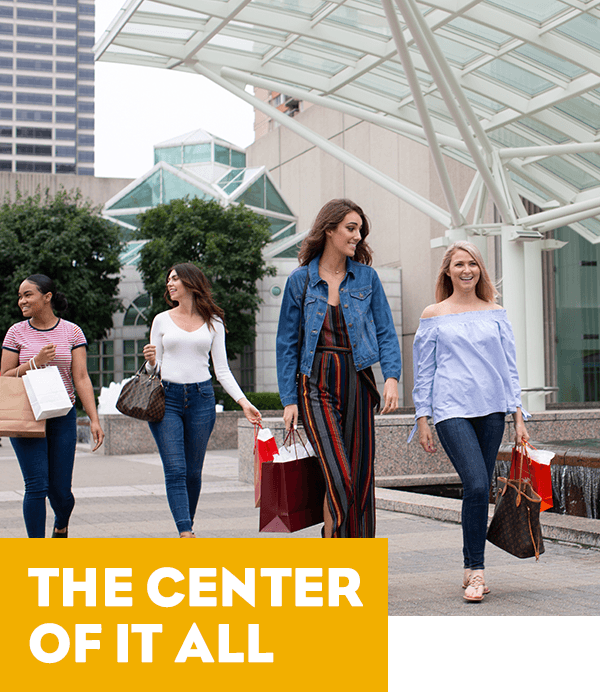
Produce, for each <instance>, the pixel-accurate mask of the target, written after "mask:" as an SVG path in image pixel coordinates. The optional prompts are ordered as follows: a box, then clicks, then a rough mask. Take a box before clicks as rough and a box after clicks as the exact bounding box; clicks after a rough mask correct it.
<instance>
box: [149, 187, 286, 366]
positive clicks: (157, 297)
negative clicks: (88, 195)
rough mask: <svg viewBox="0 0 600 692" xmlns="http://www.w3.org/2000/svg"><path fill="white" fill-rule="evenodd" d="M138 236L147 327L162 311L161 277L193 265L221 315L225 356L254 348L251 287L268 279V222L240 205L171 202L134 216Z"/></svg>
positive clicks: (254, 306) (257, 302) (254, 291)
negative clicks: (265, 254)
mask: <svg viewBox="0 0 600 692" xmlns="http://www.w3.org/2000/svg"><path fill="white" fill-rule="evenodd" d="M138 218H139V219H140V228H139V230H138V231H137V234H136V235H137V237H138V238H140V239H144V240H148V242H147V243H146V244H145V245H144V246H143V248H142V250H141V252H140V255H141V258H140V263H139V270H140V273H141V275H142V278H143V280H144V285H145V287H146V290H147V291H148V293H149V294H150V295H151V296H152V307H151V309H150V311H149V315H148V317H149V322H150V323H151V322H152V319H154V317H155V315H157V314H158V313H159V312H162V311H163V310H165V309H166V308H167V304H166V303H165V300H164V292H165V278H166V272H167V270H168V269H169V267H171V266H172V265H174V264H179V263H181V262H193V263H194V264H195V265H196V266H198V267H199V268H200V269H201V270H202V271H203V272H204V273H205V275H206V276H207V278H208V279H209V281H210V282H211V283H212V287H213V297H214V299H215V302H216V303H217V305H219V307H221V308H223V310H224V311H225V324H226V326H227V329H228V332H229V333H228V335H227V352H228V355H229V356H230V357H235V354H238V353H242V351H243V349H244V347H245V346H249V345H251V344H253V343H254V339H255V336H256V313H257V311H258V307H259V305H260V297H259V295H258V289H257V287H256V282H257V281H258V280H259V279H262V278H263V277H264V276H267V275H273V274H274V273H275V269H274V268H273V267H268V266H267V265H266V263H265V261H264V259H263V255H262V250H263V248H264V247H265V245H266V244H267V243H268V242H269V239H270V231H269V222H268V221H267V219H265V218H264V217H263V216H259V215H258V214H255V213H254V212H253V211H251V210H250V209H247V208H246V207H244V206H243V205H239V206H230V207H226V208H223V207H222V206H221V205H220V204H219V203H218V202H216V201H214V200H210V201H205V200H201V199H198V198H193V199H189V198H185V199H176V200H173V201H172V202H170V203H169V204H161V205H159V206H157V207H155V208H153V209H150V210H148V211H146V212H144V213H143V214H140V216H139V217H138Z"/></svg>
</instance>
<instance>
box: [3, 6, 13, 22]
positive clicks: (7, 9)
mask: <svg viewBox="0 0 600 692" xmlns="http://www.w3.org/2000/svg"><path fill="white" fill-rule="evenodd" d="M13 16H14V12H13V8H12V7H0V17H10V18H11V19H12V18H13Z"/></svg>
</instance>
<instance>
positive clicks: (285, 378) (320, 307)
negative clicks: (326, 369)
mask: <svg viewBox="0 0 600 692" xmlns="http://www.w3.org/2000/svg"><path fill="white" fill-rule="evenodd" d="M320 258H321V257H320V255H319V256H318V257H315V258H314V259H313V260H312V261H311V262H310V264H309V265H308V268H307V267H298V268H297V269H294V271H293V272H292V273H291V274H290V276H289V277H288V280H287V282H286V284H285V290H284V293H283V301H282V303H281V313H280V314H279V326H278V328H277V381H278V385H279V395H280V397H281V403H282V404H283V405H284V406H288V405H290V404H297V403H298V392H297V391H296V370H297V365H298V327H299V320H300V303H301V300H302V293H303V291H304V286H305V282H306V272H307V271H308V286H307V288H306V297H305V299H304V339H303V344H302V351H301V354H300V372H301V373H303V374H304V375H310V373H311V370H312V365H313V360H314V357H315V351H316V347H317V342H318V340H319V334H320V333H321V327H322V326H323V322H324V320H325V313H326V312H327V297H328V290H329V289H328V286H327V283H326V282H325V281H324V280H323V279H322V278H321V277H320V276H319V260H320ZM346 268H347V273H346V276H345V278H344V280H343V281H342V283H341V285H340V299H341V306H342V311H343V313H344V320H345V322H346V329H347V330H348V336H349V337H350V343H351V345H352V356H353V358H354V365H355V367H356V369H357V370H364V368H367V367H369V366H370V365H373V364H374V363H377V362H378V361H380V362H381V370H382V372H383V376H384V378H385V379H386V380H387V379H388V378H389V377H395V378H396V379H400V371H401V361H400V346H399V344H398V336H397V335H396V330H395V328H394V321H393V319H392V311H391V310H390V306H389V303H388V301H387V298H386V297H385V293H384V292H383V286H382V285H381V281H380V280H379V277H378V276H377V272H376V271H375V270H374V269H373V268H372V267H369V266H367V265H366V264H360V263H359V262H355V261H354V260H351V259H348V260H347V265H346Z"/></svg>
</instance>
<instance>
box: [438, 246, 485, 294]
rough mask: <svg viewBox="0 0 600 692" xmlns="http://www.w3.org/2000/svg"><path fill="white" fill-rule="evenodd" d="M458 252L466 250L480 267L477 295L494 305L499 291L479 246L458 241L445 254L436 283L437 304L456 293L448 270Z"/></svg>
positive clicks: (476, 288)
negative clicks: (453, 256) (491, 277)
mask: <svg viewBox="0 0 600 692" xmlns="http://www.w3.org/2000/svg"><path fill="white" fill-rule="evenodd" d="M457 250H465V251H466V252H468V253H469V254H470V255H471V257H472V258H473V259H474V260H475V261H476V262H477V265H478V266H479V271H480V274H479V281H478V282H477V286H475V295H476V296H477V297H478V298H481V300H485V302H486V303H494V302H495V301H496V298H497V297H498V291H497V290H496V287H495V286H494V284H493V283H492V280H491V279H490V275H489V274H488V271H487V269H486V268H485V263H484V261H483V257H482V255H481V252H480V251H479V248H478V247H477V245H473V243H469V242H468V241H466V240H457V241H456V242H455V243H452V245H450V246H448V249H447V250H446V252H445V253H444V256H443V257H442V264H441V266H440V271H439V273H438V277H437V281H436V282H435V302H436V303H441V302H442V300H446V298H449V297H450V296H451V295H452V294H453V293H454V287H453V286H452V280H451V279H450V277H449V276H448V270H449V269H450V262H451V261H452V255H453V254H454V253H455V252H456V251H457Z"/></svg>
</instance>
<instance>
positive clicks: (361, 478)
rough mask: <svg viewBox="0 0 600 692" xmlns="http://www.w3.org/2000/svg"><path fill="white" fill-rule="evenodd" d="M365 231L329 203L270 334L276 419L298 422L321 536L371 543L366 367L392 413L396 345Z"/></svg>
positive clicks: (346, 203) (371, 391) (371, 386)
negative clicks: (308, 455) (306, 443)
mask: <svg viewBox="0 0 600 692" xmlns="http://www.w3.org/2000/svg"><path fill="white" fill-rule="evenodd" d="M368 234H369V222H368V220H367V218H366V216H365V215H364V213H363V211H362V209H361V208H360V207H359V206H357V205H356V204H355V203H354V202H351V201H350V200H347V199H334V200H331V201H330V202H328V203H327V204H326V205H325V206H324V207H323V208H322V209H321V211H320V212H319V214H318V215H317V218H316V220H315V222H314V225H313V228H312V230H311V231H310V233H309V235H308V236H307V238H306V239H305V240H304V242H303V243H302V247H301V248H300V252H299V254H298V259H299V261H300V267H298V268H297V269H295V270H294V271H293V272H292V273H291V275H290V276H289V278H288V280H287V283H286V286H285V291H284V295H283V302H282V305H281V314H280V317H279V327H278V330H277V378H278V382H279V393H280V396H281V401H282V403H283V405H284V414H283V420H284V422H285V426H286V428H287V429H289V428H290V426H291V425H296V423H297V420H298V407H300V410H301V412H302V420H303V421H304V426H305V429H306V434H307V436H308V438H309V440H310V442H311V444H312V445H313V447H314V449H315V450H316V453H317V456H318V458H319V460H320V462H321V466H322V469H323V474H324V476H325V481H326V488H327V493H326V497H325V501H324V517H325V526H324V528H323V531H322V535H323V536H324V537H326V538H357V537H363V538H372V537H373V536H375V500H374V498H375V495H374V482H373V459H374V455H375V430H374V410H375V408H377V407H379V403H380V397H379V393H378V392H377V387H376V385H375V380H374V377H373V373H372V372H371V367H370V366H371V365H373V364H374V363H377V362H378V361H379V362H381V368H382V371H383V376H384V378H385V386H384V390H383V399H384V408H383V410H382V413H388V412H390V411H393V410H395V409H396V408H397V407H398V379H399V378H400V369H401V365H400V347H399V344H398V337H397V335H396V331H395V329H394V322H393V319H392V313H391V310H390V306H389V304H388V301H387V299H386V297H385V294H384V292H383V287H382V285H381V281H380V280H379V277H378V276H377V273H376V272H375V270H374V269H372V268H371V267H370V266H368V265H370V264H371V249H370V248H369V246H368V245H367V243H366V237H367V235H368ZM351 258H354V259H351ZM301 315H302V325H300V317H301ZM300 334H301V335H302V336H301V341H302V343H301V344H300V343H299V335H300Z"/></svg>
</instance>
